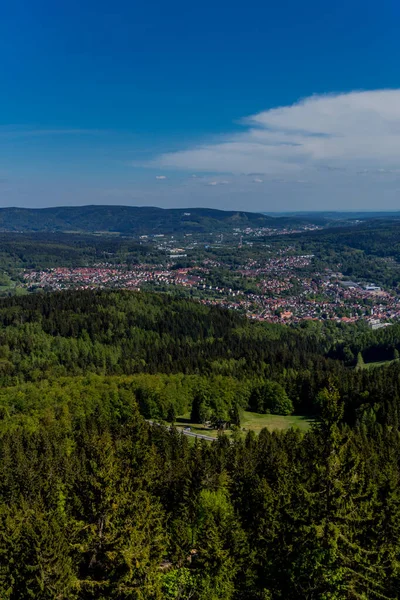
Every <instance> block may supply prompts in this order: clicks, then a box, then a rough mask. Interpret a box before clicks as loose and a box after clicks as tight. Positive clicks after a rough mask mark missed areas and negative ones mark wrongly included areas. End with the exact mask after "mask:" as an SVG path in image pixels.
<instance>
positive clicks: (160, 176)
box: [156, 175, 167, 180]
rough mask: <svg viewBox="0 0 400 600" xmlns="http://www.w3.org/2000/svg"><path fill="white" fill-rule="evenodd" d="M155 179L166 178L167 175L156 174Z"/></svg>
mask: <svg viewBox="0 0 400 600" xmlns="http://www.w3.org/2000/svg"><path fill="white" fill-rule="evenodd" d="M156 179H158V180H162V179H167V177H166V175H156Z"/></svg>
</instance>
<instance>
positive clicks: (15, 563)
mask: <svg viewBox="0 0 400 600" xmlns="http://www.w3.org/2000/svg"><path fill="white" fill-rule="evenodd" d="M0 336H1V339H0V383H1V388H0V521H1V523H0V598H1V599H2V600H3V598H4V600H20V599H25V598H26V599H28V598H35V599H39V600H53V599H54V600H55V599H60V600H62V599H65V600H67V599H68V600H70V599H72V600H73V599H76V600H89V599H98V600H106V599H112V598H115V599H118V600H125V599H128V598H132V599H135V600H136V599H137V600H158V599H160V600H161V599H164V598H165V599H167V600H168V599H171V600H184V599H192V600H209V599H211V600H229V599H232V600H242V599H243V600H244V599H246V600H247V599H248V600H253V599H254V600H258V599H260V600H261V599H263V600H266V599H291V598H293V599H303V598H305V599H310V600H311V599H326V600H327V599H329V600H339V599H343V598H349V599H360V600H366V599H370V598H373V599H374V598H377V599H378V598H392V599H395V598H398V596H399V589H400V535H399V534H400V486H399V477H400V439H399V426H400V415H399V405H400V364H399V361H397V360H394V361H393V362H392V363H389V364H388V366H386V367H385V366H383V367H379V368H378V367H376V368H373V369H365V368H362V364H361V360H360V356H361V359H362V358H363V356H364V357H365V358H366V359H367V358H368V357H373V358H374V360H379V359H382V357H386V356H389V358H394V359H395V358H396V356H397V355H395V352H396V351H398V350H399V348H400V327H398V326H395V325H394V326H392V327H389V328H386V329H383V330H378V331H370V330H368V329H366V328H365V327H363V326H359V327H354V326H348V325H347V326H346V325H343V324H336V323H313V322H311V323H304V324H301V325H299V326H298V327H292V328H289V327H285V326H280V325H272V324H266V323H256V322H250V321H248V320H246V319H244V318H242V317H240V316H239V315H238V314H236V313H234V312H229V311H225V310H221V309H218V308H213V307H207V306H203V305H201V304H199V303H195V302H191V301H188V300H184V299H178V298H176V297H174V296H169V295H166V294H158V295H156V294H150V293H142V292H128V291H99V292H93V291H89V290H87V291H75V292H64V293H54V294H35V295H30V296H24V297H20V298H15V297H14V298H7V299H2V300H1V301H0ZM246 409H251V410H253V411H256V412H260V413H265V412H271V413H277V414H289V413H292V412H294V413H297V414H310V415H312V416H313V417H314V424H313V426H312V427H311V429H310V430H309V431H307V432H306V433H304V434H303V433H301V432H300V431H299V430H296V429H290V430H288V431H286V432H280V433H279V432H274V433H270V432H269V431H268V430H266V429H265V430H262V431H261V433H260V434H259V435H258V436H256V435H255V434H254V433H253V432H249V433H247V435H244V434H243V432H241V431H240V415H241V411H243V410H246ZM185 412H189V413H190V412H191V413H192V415H193V418H194V417H196V418H203V419H217V420H218V419H222V420H227V421H229V422H231V423H232V424H235V425H236V427H235V430H234V431H233V433H232V436H231V437H230V438H228V437H227V436H226V435H225V434H223V433H221V434H220V435H219V436H218V439H217V440H216V441H215V442H213V443H210V442H205V441H199V440H194V441H193V440H190V439H188V438H186V437H185V436H184V435H183V434H182V433H181V432H179V431H177V430H176V429H175V428H174V427H172V428H169V427H167V426H165V425H162V423H168V422H171V421H174V415H177V414H182V413H185ZM146 419H151V420H155V421H158V422H159V423H161V424H160V425H158V426H156V425H152V424H150V423H149V422H147V421H146Z"/></svg>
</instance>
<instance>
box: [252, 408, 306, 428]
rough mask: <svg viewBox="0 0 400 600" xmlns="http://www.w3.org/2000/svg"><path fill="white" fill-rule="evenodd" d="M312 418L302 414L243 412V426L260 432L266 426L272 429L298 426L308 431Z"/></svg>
mask: <svg viewBox="0 0 400 600" xmlns="http://www.w3.org/2000/svg"><path fill="white" fill-rule="evenodd" d="M311 423H312V419H310V418H309V417H303V416H300V415H288V416H282V415H260V414H258V413H254V412H247V411H245V412H244V413H243V419H242V428H245V429H246V430H247V431H248V430H252V431H255V432H256V433H259V432H260V431H261V429H264V427H266V428H267V429H269V430H270V431H274V430H279V431H283V430H285V429H290V428H291V427H297V428H298V429H300V430H301V431H307V429H309V427H310V426H311Z"/></svg>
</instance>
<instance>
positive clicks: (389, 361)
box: [362, 358, 400, 369]
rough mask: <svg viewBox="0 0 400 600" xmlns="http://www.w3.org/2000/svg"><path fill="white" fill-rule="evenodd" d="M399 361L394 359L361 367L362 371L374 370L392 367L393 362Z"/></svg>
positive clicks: (365, 364)
mask: <svg viewBox="0 0 400 600" xmlns="http://www.w3.org/2000/svg"><path fill="white" fill-rule="evenodd" d="M399 360H400V359H398V358H395V359H393V360H380V361H377V362H370V363H364V364H363V365H362V369H374V368H375V367H385V366H386V367H387V366H388V365H392V364H393V363H395V362H399Z"/></svg>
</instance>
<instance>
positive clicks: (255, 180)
mask: <svg viewBox="0 0 400 600" xmlns="http://www.w3.org/2000/svg"><path fill="white" fill-rule="evenodd" d="M253 181H254V183H262V182H263V181H264V180H263V179H260V178H259V177H256V178H255V179H253Z"/></svg>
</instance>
